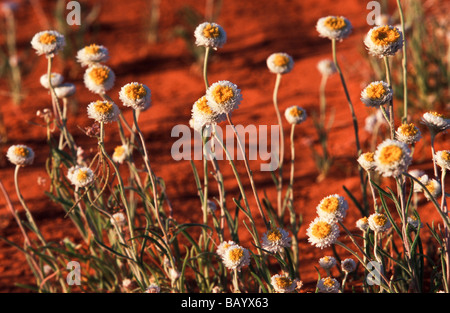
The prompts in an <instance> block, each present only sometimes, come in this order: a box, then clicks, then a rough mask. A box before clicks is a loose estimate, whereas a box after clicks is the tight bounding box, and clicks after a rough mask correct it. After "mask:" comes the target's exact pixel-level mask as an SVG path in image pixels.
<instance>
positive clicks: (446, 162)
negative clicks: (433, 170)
mask: <svg viewBox="0 0 450 313" xmlns="http://www.w3.org/2000/svg"><path fill="white" fill-rule="evenodd" d="M435 160H436V164H437V165H439V166H440V167H441V168H442V170H450V150H441V151H438V152H436V153H435Z"/></svg>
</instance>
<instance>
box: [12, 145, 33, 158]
mask: <svg viewBox="0 0 450 313" xmlns="http://www.w3.org/2000/svg"><path fill="white" fill-rule="evenodd" d="M14 154H15V155H17V156H21V157H24V158H26V157H27V156H28V155H29V154H30V151H28V149H27V148H25V147H15V148H14Z"/></svg>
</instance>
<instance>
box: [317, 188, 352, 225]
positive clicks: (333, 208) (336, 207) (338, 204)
mask: <svg viewBox="0 0 450 313" xmlns="http://www.w3.org/2000/svg"><path fill="white" fill-rule="evenodd" d="M347 210H348V203H347V200H345V199H344V197H342V196H340V195H338V194H334V195H329V196H327V197H325V198H323V199H322V200H321V201H320V203H319V204H318V205H317V207H316V211H317V215H318V216H319V217H321V218H323V219H326V220H330V221H334V222H337V221H342V220H343V219H344V218H345V216H346V215H347Z"/></svg>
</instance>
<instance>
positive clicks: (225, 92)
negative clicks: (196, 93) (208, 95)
mask: <svg viewBox="0 0 450 313" xmlns="http://www.w3.org/2000/svg"><path fill="white" fill-rule="evenodd" d="M212 96H213V98H214V101H216V102H217V103H219V104H220V103H225V102H227V101H229V100H230V99H232V98H233V97H234V93H233V88H231V87H230V86H221V85H217V86H216V87H215V88H214V90H213V91H212Z"/></svg>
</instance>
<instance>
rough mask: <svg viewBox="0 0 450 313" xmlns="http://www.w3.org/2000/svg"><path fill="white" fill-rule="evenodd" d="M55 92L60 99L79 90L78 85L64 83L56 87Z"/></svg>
mask: <svg viewBox="0 0 450 313" xmlns="http://www.w3.org/2000/svg"><path fill="white" fill-rule="evenodd" d="M54 90H55V94H56V96H57V97H58V98H59V99H62V98H68V97H70V96H73V95H74V94H75V92H76V91H77V89H76V87H75V85H74V84H72V83H63V84H61V85H59V86H57V87H55V88H54Z"/></svg>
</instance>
